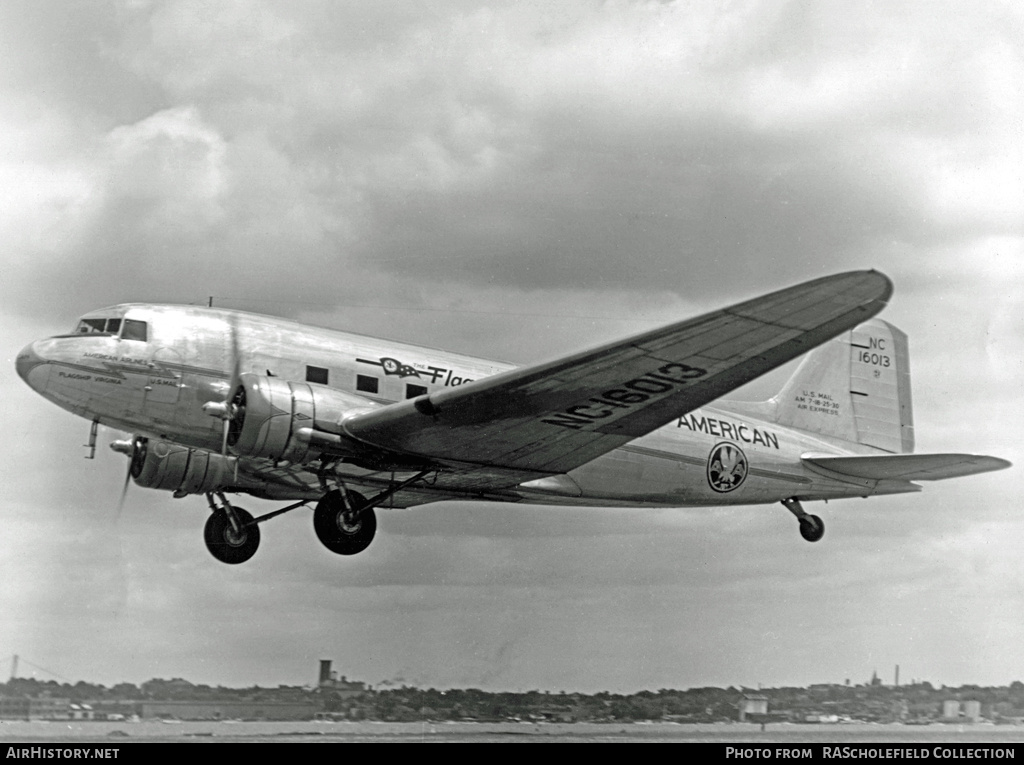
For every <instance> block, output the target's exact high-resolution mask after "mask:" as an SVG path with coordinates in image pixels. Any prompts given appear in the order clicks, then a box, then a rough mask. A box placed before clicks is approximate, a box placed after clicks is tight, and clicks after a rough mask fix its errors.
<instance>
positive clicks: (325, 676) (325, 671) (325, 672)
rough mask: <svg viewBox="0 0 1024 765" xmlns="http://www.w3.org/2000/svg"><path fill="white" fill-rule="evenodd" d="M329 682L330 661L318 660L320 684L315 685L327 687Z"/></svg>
mask: <svg viewBox="0 0 1024 765" xmlns="http://www.w3.org/2000/svg"><path fill="white" fill-rule="evenodd" d="M329 682H331V660H330V659H320V682H318V683H317V685H327V683H329Z"/></svg>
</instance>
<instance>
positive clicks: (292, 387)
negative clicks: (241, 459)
mask: <svg viewBox="0 0 1024 765" xmlns="http://www.w3.org/2000/svg"><path fill="white" fill-rule="evenodd" d="M232 404H233V405H234V409H235V412H234V415H233V416H232V419H231V426H230V430H229V433H228V444H229V445H230V446H231V448H232V450H233V451H234V452H235V453H236V454H239V455H242V456H246V457H265V458H267V459H272V460H287V461H288V462H291V463H299V464H301V463H304V462H306V461H307V460H309V459H311V458H313V457H315V456H317V455H318V454H319V453H321V452H323V451H343V450H335V449H331V445H332V444H335V445H336V444H338V443H340V442H341V440H342V438H341V424H340V423H341V421H342V419H343V418H344V417H346V416H348V415H352V414H357V413H359V412H368V411H370V410H371V409H375V408H376V407H377V406H379V405H378V404H374V403H372V402H370V401H367V400H366V399H365V398H362V397H361V396H356V395H353V394H351V393H346V392H345V391H340V390H335V389H334V388H327V387H324V386H322V385H315V384H314V385H311V384H309V383H302V382H289V381H287V380H284V379H282V378H280V377H264V376H261V375H254V374H250V373H247V374H243V375H242V376H241V387H240V388H239V389H238V391H237V392H236V393H235V395H234V397H233V398H232Z"/></svg>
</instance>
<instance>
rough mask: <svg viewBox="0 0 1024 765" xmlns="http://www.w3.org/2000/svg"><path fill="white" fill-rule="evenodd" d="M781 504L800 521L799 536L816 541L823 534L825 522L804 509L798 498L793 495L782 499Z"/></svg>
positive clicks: (809, 540)
mask: <svg viewBox="0 0 1024 765" xmlns="http://www.w3.org/2000/svg"><path fill="white" fill-rule="evenodd" d="M782 504H783V505H784V506H785V507H786V509H787V510H789V512H791V513H792V514H793V515H795V516H796V519H797V520H798V521H799V522H800V536H802V537H803V538H804V539H806V540H807V541H808V542H817V541H818V540H820V539H821V538H822V537H823V536H825V522H824V521H823V520H821V518H819V517H818V516H816V515H811V514H810V513H808V512H806V511H804V509H803V507H802V506H801V505H800V500H798V499H796V498H795V497H790V498H789V499H784V500H782Z"/></svg>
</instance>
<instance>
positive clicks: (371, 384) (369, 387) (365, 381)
mask: <svg viewBox="0 0 1024 765" xmlns="http://www.w3.org/2000/svg"><path fill="white" fill-rule="evenodd" d="M379 388H380V381H379V380H378V379H377V378H376V377H370V376H369V375H356V390H357V391H360V392H361V393H377V392H378V390H379Z"/></svg>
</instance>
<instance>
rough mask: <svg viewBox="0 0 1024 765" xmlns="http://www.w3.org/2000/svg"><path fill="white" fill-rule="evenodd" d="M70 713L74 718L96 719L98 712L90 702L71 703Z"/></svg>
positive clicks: (69, 706)
mask: <svg viewBox="0 0 1024 765" xmlns="http://www.w3.org/2000/svg"><path fill="white" fill-rule="evenodd" d="M68 708H69V714H70V717H71V719H72V720H95V719H96V714H95V713H94V712H93V708H92V707H91V706H89V705H88V704H69V705H68Z"/></svg>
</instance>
